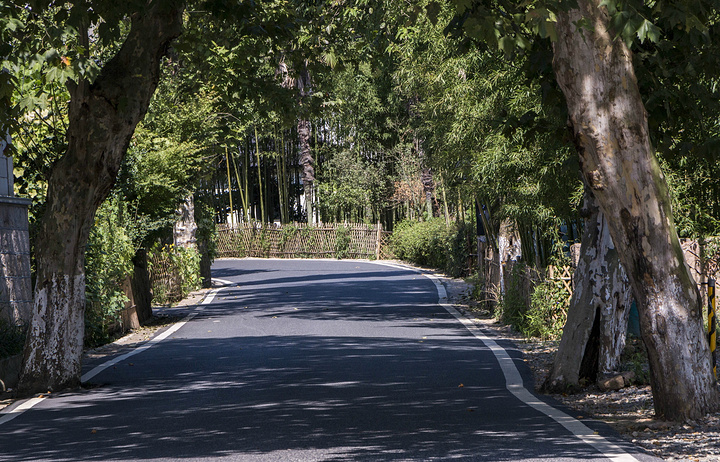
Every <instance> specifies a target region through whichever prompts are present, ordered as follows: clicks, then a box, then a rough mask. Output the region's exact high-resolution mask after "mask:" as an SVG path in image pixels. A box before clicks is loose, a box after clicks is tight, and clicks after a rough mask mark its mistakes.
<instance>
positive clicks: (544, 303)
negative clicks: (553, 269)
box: [523, 279, 570, 340]
mask: <svg viewBox="0 0 720 462" xmlns="http://www.w3.org/2000/svg"><path fill="white" fill-rule="evenodd" d="M569 295H570V294H569V293H568V291H567V289H566V288H565V286H564V285H563V284H562V282H560V281H552V280H549V279H546V280H545V281H542V282H541V283H540V284H538V285H536V286H535V288H534V290H533V292H532V296H531V297H530V309H529V310H528V312H527V313H526V314H525V322H524V324H525V325H524V330H523V334H524V335H525V336H527V337H540V338H542V339H544V340H549V339H559V338H560V337H561V336H562V330H563V327H564V326H565V321H566V320H567V311H568V308H569V302H568V297H569Z"/></svg>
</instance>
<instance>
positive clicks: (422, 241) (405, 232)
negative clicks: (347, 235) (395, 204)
mask: <svg viewBox="0 0 720 462" xmlns="http://www.w3.org/2000/svg"><path fill="white" fill-rule="evenodd" d="M470 232H471V226H470V225H469V224H461V223H451V224H450V225H446V224H445V220H444V219H442V218H432V219H430V220H428V221H422V222H414V221H404V222H401V223H399V224H398V225H397V226H396V227H395V231H394V232H393V234H392V237H391V239H390V245H391V247H392V251H393V253H394V254H395V256H396V257H397V258H399V259H401V260H406V261H409V262H412V263H416V264H418V265H422V266H429V267H432V268H437V269H441V270H443V271H444V272H445V273H447V274H449V275H451V276H455V277H457V276H461V275H462V274H463V273H464V272H465V271H466V268H465V260H466V258H467V255H468V253H469V252H468V247H467V244H466V243H467V239H468V235H469V234H470Z"/></svg>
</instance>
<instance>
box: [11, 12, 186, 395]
mask: <svg viewBox="0 0 720 462" xmlns="http://www.w3.org/2000/svg"><path fill="white" fill-rule="evenodd" d="M182 9H183V6H182V4H181V2H172V1H169V2H153V3H152V4H151V5H150V6H148V8H147V9H146V10H145V11H143V12H142V13H135V14H133V15H132V16H131V20H132V26H131V29H130V32H129V33H128V36H127V38H126V40H125V42H124V43H123V45H122V47H121V48H120V50H119V51H118V53H117V55H115V57H113V58H112V59H111V60H110V61H108V63H107V64H106V65H105V66H104V67H103V69H102V71H101V73H100V75H99V76H98V78H97V79H96V80H95V82H93V83H92V84H91V83H89V82H87V81H84V80H83V81H81V82H79V83H78V84H77V85H72V86H71V88H70V94H71V101H70V105H69V120H70V124H69V128H68V149H67V151H66V153H65V154H64V156H63V157H62V158H61V159H60V160H59V161H58V162H57V163H56V164H55V165H54V167H53V170H52V174H51V177H50V181H49V183H48V195H47V205H46V211H45V214H44V215H43V217H42V219H41V221H40V223H39V225H40V232H39V233H38V236H40V238H39V239H38V240H37V242H36V252H35V256H36V268H37V271H36V274H37V280H36V285H35V302H34V307H33V318H32V321H31V325H30V330H29V334H28V339H27V342H26V345H25V364H24V369H23V374H22V377H21V382H20V390H21V392H22V393H25V394H30V393H37V392H46V391H48V390H58V389H62V388H66V387H74V386H77V385H79V384H80V359H81V355H82V348H83V333H84V311H85V270H84V266H85V245H86V243H87V239H88V234H89V231H90V228H91V226H92V223H93V219H94V216H95V211H96V210H97V208H98V206H99V205H100V204H101V203H102V202H103V200H104V199H105V198H106V197H107V195H108V193H109V192H110V189H111V188H112V186H113V184H114V182H115V179H116V177H117V172H118V170H119V168H120V163H121V161H122V158H123V156H124V155H125V151H126V150H127V146H128V144H129V143H130V138H131V137H132V134H133V131H134V130H135V126H136V125H137V123H138V122H139V121H140V120H141V119H142V118H143V116H144V115H145V112H146V111H147V108H148V105H149V103H150V98H151V97H152V94H153V93H154V92H155V88H156V87H157V84H158V81H159V77H160V68H159V64H160V59H161V57H162V56H163V55H164V53H165V51H166V49H167V47H168V45H169V43H170V41H171V40H173V39H174V38H175V37H177V36H179V35H180V31H181V27H182V19H181V12H182Z"/></svg>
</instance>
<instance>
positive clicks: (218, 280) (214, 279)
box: [212, 278, 236, 286]
mask: <svg viewBox="0 0 720 462" xmlns="http://www.w3.org/2000/svg"><path fill="white" fill-rule="evenodd" d="M212 280H213V281H217V282H219V283H220V284H225V285H226V286H232V285H235V284H236V283H235V282H232V281H228V280H227V279H218V278H212Z"/></svg>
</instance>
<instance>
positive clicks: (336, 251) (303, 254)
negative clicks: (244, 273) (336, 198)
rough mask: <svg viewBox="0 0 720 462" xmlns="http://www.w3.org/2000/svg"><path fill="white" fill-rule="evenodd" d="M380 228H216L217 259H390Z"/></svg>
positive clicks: (385, 236)
mask: <svg viewBox="0 0 720 462" xmlns="http://www.w3.org/2000/svg"><path fill="white" fill-rule="evenodd" d="M389 234H390V233H387V232H385V231H383V230H382V226H381V225H379V224H378V225H363V224H342V223H338V224H321V225H317V226H314V225H307V224H304V223H296V224H289V225H276V224H265V225H263V224H260V223H243V224H240V225H236V226H234V227H230V226H227V225H219V226H218V228H217V251H218V254H217V255H218V257H239V258H242V257H259V258H368V259H384V258H388V257H390V255H389V250H388V249H389V246H388V245H387V240H388V236H389Z"/></svg>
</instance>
